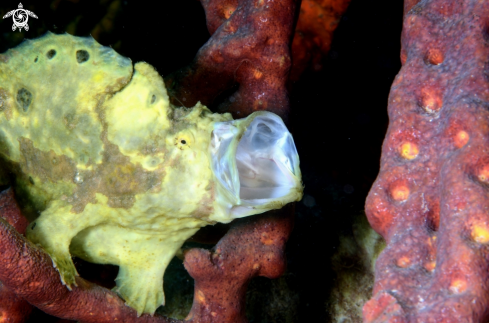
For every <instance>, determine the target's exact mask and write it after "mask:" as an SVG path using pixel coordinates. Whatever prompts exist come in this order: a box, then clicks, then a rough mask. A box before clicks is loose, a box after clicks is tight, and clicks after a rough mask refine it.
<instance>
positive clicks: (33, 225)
mask: <svg viewBox="0 0 489 323" xmlns="http://www.w3.org/2000/svg"><path fill="white" fill-rule="evenodd" d="M36 224H37V223H36V222H34V223H33V224H32V227H31V230H34V228H35V227H36Z"/></svg>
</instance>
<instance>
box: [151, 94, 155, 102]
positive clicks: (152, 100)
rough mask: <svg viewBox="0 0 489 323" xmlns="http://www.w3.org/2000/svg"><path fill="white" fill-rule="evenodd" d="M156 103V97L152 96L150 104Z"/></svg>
mask: <svg viewBox="0 0 489 323" xmlns="http://www.w3.org/2000/svg"><path fill="white" fill-rule="evenodd" d="M155 101H156V95H154V94H153V96H152V97H151V104H153V103H155Z"/></svg>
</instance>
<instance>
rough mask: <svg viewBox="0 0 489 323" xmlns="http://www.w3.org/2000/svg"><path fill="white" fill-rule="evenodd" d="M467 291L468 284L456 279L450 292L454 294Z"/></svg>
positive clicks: (451, 285)
mask: <svg viewBox="0 0 489 323" xmlns="http://www.w3.org/2000/svg"><path fill="white" fill-rule="evenodd" d="M466 289H467V282H466V281H465V280H463V279H455V280H454V281H452V283H451V284H450V291H451V292H452V293H454V294H460V293H463V292H464V291H465V290H466Z"/></svg>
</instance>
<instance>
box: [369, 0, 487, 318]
mask: <svg viewBox="0 0 489 323" xmlns="http://www.w3.org/2000/svg"><path fill="white" fill-rule="evenodd" d="M404 14H405V16H404V25H403V33H402V50H401V61H402V64H403V67H402V69H401V72H400V73H399V75H398V76H397V78H396V80H395V81H394V83H393V85H392V88H391V93H390V96H389V107H388V111H389V119H390V124H389V129H388V132H387V135H386V138H385V141H384V145H383V149H382V160H381V170H380V174H379V176H378V178H377V180H376V182H375V183H374V185H373V187H372V189H371V191H370V193H369V196H368V199H367V203H366V211H367V215H368V219H369V221H370V223H371V225H372V226H373V228H374V229H375V230H376V231H377V232H378V233H380V234H381V235H382V236H383V237H384V238H385V240H386V242H387V247H386V249H385V250H384V251H383V252H382V254H381V255H380V257H379V259H378V261H377V264H376V276H375V286H374V291H373V294H374V296H373V298H372V299H371V300H370V301H369V302H368V303H367V304H366V305H365V306H364V309H363V311H364V322H486V321H487V319H488V318H489V316H488V314H489V311H488V307H487V304H488V301H489V286H488V284H487V279H488V275H489V273H488V267H489V260H488V259H489V258H488V255H489V249H488V248H489V217H488V213H487V208H488V207H489V195H488V191H487V190H488V187H489V186H488V185H489V149H488V145H487V142H488V140H489V123H488V120H489V111H488V100H489V86H488V81H489V79H488V72H489V70H488V61H487V57H489V46H488V40H489V37H488V30H487V28H488V21H487V17H488V16H489V2H487V1H476V0H464V1H446V0H428V1H420V2H418V3H416V1H412V0H410V1H406V2H405V8H404Z"/></svg>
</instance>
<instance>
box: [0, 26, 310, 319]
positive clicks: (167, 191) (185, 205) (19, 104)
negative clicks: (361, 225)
mask: <svg viewBox="0 0 489 323" xmlns="http://www.w3.org/2000/svg"><path fill="white" fill-rule="evenodd" d="M0 155H1V160H2V167H3V169H7V170H8V172H9V173H10V174H12V178H13V179H12V183H13V186H14V188H15V190H16V193H17V196H18V198H19V200H20V201H21V203H22V205H23V207H24V209H25V212H26V213H27V214H30V217H31V224H30V225H29V228H28V231H27V233H26V235H27V238H28V239H29V240H31V241H32V242H34V243H36V244H39V245H40V246H41V247H42V248H44V250H45V251H46V252H47V253H49V255H50V256H51V258H52V260H53V264H54V266H55V267H56V268H57V270H58V271H59V274H60V278H61V280H62V282H63V283H64V284H66V285H67V287H68V288H71V286H73V285H74V284H75V276H76V275H77V272H76V269H75V267H74V265H73V262H72V260H71V256H72V255H75V256H77V257H80V258H83V259H85V260H88V261H91V262H94V263H101V264H114V265H118V266H119V274H118V276H117V279H116V284H117V287H116V290H117V292H118V293H119V294H120V295H121V297H122V298H124V300H125V301H126V303H127V304H128V305H129V306H131V307H133V308H135V309H136V310H137V311H138V313H139V314H141V313H150V314H153V313H154V311H155V310H156V308H157V307H158V306H160V305H162V304H164V294H163V274H164V271H165V269H166V267H167V265H168V263H169V261H170V260H171V259H172V257H173V256H174V255H175V253H176V252H177V251H178V250H179V248H180V247H181V245H182V244H183V242H184V241H185V240H186V239H188V238H189V237H190V236H192V235H193V234H194V233H195V232H196V231H197V230H198V229H199V228H201V227H203V226H206V225H209V224H215V223H217V222H222V223H227V222H230V221H232V220H233V219H235V218H239V217H244V216H249V215H253V214H258V213H262V212H265V211H267V210H271V209H277V208H280V207H282V206H284V205H285V204H287V203H290V202H293V201H297V200H300V198H301V197H302V184H301V173H300V169H299V158H298V155H297V151H296V149H295V145H294V142H293V139H292V136H291V134H290V133H289V132H288V131H287V128H286V127H285V125H284V124H283V122H282V120H281V119H280V117H278V116H277V115H275V114H272V113H269V112H256V113H254V114H252V115H250V116H249V117H247V118H245V119H240V120H232V117H231V115H230V114H215V113H212V112H211V111H210V110H208V109H207V108H206V107H205V106H202V105H201V104H200V103H199V104H197V105H196V106H195V107H193V108H191V109H186V108H177V107H174V106H172V105H171V104H170V103H169V98H168V95H167V92H166V89H165V86H164V83H163V79H162V78H161V76H160V75H159V74H158V73H157V72H156V71H155V69H154V68H153V67H152V66H150V65H149V64H146V63H137V64H135V65H134V66H133V64H132V62H131V60H129V59H128V58H125V57H122V56H120V55H119V54H117V53H116V52H115V51H114V50H112V49H111V48H108V47H104V46H101V45H100V44H98V43H97V42H96V41H95V40H93V39H92V38H80V37H74V36H71V35H68V34H65V35H55V34H52V33H48V34H47V35H45V36H43V37H41V38H39V39H36V40H31V41H25V42H23V43H22V44H21V45H19V46H18V47H16V48H14V49H10V50H9V51H7V52H6V53H4V54H0Z"/></svg>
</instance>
